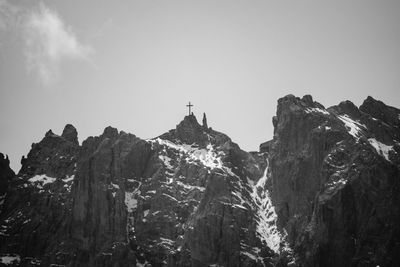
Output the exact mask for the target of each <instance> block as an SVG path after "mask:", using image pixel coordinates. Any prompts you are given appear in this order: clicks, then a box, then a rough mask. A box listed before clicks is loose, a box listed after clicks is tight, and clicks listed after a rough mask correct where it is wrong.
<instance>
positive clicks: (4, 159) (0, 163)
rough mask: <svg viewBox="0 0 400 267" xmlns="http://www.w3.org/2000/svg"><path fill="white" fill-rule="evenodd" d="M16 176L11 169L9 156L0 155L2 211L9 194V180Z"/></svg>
mask: <svg viewBox="0 0 400 267" xmlns="http://www.w3.org/2000/svg"><path fill="white" fill-rule="evenodd" d="M14 175H15V173H14V171H13V170H12V169H11V168H10V160H9V159H8V156H7V155H6V156H4V155H3V154H2V153H0V210H1V205H2V202H3V199H4V196H5V193H6V192H7V188H8V184H9V180H10V179H11V178H12V177H13V176H14Z"/></svg>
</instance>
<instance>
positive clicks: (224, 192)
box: [0, 95, 400, 267]
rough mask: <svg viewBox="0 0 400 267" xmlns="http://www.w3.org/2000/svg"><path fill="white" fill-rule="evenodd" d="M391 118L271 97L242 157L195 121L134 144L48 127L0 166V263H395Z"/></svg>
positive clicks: (395, 143) (398, 213) (380, 108)
mask: <svg viewBox="0 0 400 267" xmlns="http://www.w3.org/2000/svg"><path fill="white" fill-rule="evenodd" d="M399 114H400V110H398V109H396V108H393V107H389V106H387V105H385V104H384V103H382V102H380V101H378V100H375V99H373V98H372V97H368V98H367V99H366V100H365V101H364V103H363V104H362V105H361V106H360V107H356V106H355V105H354V104H352V103H351V102H350V101H345V102H342V103H340V104H339V105H337V106H333V107H330V108H327V109H326V108H325V107H324V106H323V105H321V104H319V103H318V102H315V101H313V99H312V97H311V96H309V95H306V96H304V97H303V98H298V97H295V96H293V95H288V96H285V97H283V98H281V99H279V100H278V108H277V114H276V116H275V117H274V118H273V120H272V121H273V125H274V137H273V139H272V140H269V141H267V142H265V143H263V144H261V145H260V151H259V152H246V151H243V150H242V149H241V148H240V147H239V145H237V144H236V143H234V142H233V141H232V140H231V139H230V138H229V137H228V136H227V135H226V134H223V133H220V132H217V131H215V130H213V129H212V128H210V127H209V126H208V124H207V119H206V116H205V114H204V115H203V120H202V124H199V123H198V121H197V119H196V117H195V116H194V115H193V114H192V115H189V116H186V117H185V118H184V119H183V120H182V121H181V122H180V123H179V124H178V125H177V126H176V127H175V128H174V129H172V130H170V131H168V132H166V133H165V134H162V135H161V136H159V137H156V138H153V139H149V140H143V139H141V138H138V137H136V136H135V135H133V134H129V133H125V132H122V131H120V132H119V131H118V130H117V129H115V128H112V127H107V128H106V129H105V130H104V132H103V133H102V134H101V135H100V136H96V137H89V138H87V139H86V140H85V141H83V142H82V144H81V145H80V144H79V142H78V133H77V130H76V129H75V128H74V127H73V126H72V125H66V126H65V129H64V131H63V132H62V134H61V135H57V134H54V133H53V132H52V131H51V130H50V131H48V132H47V133H46V135H45V137H44V138H43V139H42V140H41V141H40V142H39V143H36V144H33V145H32V148H31V151H30V152H29V153H28V155H27V157H26V158H25V157H23V158H22V160H21V164H22V167H21V170H20V171H19V173H18V174H14V173H13V172H12V170H11V169H10V167H9V160H8V158H7V157H4V155H3V154H1V156H0V183H1V189H0V190H1V191H0V194H1V195H0V198H1V199H0V260H1V264H3V265H5V266H198V267H202V266H257V267H258V266H378V265H379V266H399V265H400V256H399V255H400V210H399V209H400V184H399V183H400V154H399V153H400V143H399V140H400V129H399V127H400V117H399V116H400V115H399Z"/></svg>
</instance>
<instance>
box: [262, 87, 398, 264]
mask: <svg viewBox="0 0 400 267" xmlns="http://www.w3.org/2000/svg"><path fill="white" fill-rule="evenodd" d="M399 114H400V111H399V110H398V109H395V108H392V107H387V106H386V105H384V104H383V103H382V102H379V101H376V100H374V99H372V98H371V97H369V98H367V100H365V102H364V103H363V105H362V106H361V107H360V108H357V107H356V106H355V105H353V104H352V103H351V102H349V101H346V102H342V103H340V104H339V105H338V106H334V107H331V108H329V109H325V108H324V107H323V106H322V105H321V104H319V103H317V102H313V100H312V98H311V97H310V96H305V97H303V98H302V99H300V98H296V97H294V96H291V95H289V96H286V97H284V98H282V99H280V100H279V101H278V110H277V116H276V117H274V119H273V122H274V126H275V131H274V140H273V141H272V142H269V143H268V148H269V149H270V153H271V159H270V162H271V173H272V175H271V176H272V193H271V196H272V200H273V203H274V204H275V205H276V210H277V213H278V218H279V219H278V225H279V226H280V227H283V228H284V229H286V230H287V231H288V239H289V242H290V244H291V246H292V247H293V248H294V249H295V251H296V252H297V254H298V258H299V260H300V261H301V262H302V263H303V264H304V265H305V266H372V265H373V266H377V265H380V266H398V265H399V264H400V262H399V256H398V255H399V254H398V252H399V251H400V247H399V245H400V243H399V240H400V236H399V225H400V217H399V215H400V213H399V212H400V210H399V208H400V202H399V201H400V195H399V193H400V191H399V190H400V187H399V185H400V184H399V183H400V180H399V179H400V173H399V167H400V165H399V163H400V154H399V153H400V144H399V140H400V139H399V134H400V129H399V128H398V125H399ZM262 147H266V144H264V145H263V146H262Z"/></svg>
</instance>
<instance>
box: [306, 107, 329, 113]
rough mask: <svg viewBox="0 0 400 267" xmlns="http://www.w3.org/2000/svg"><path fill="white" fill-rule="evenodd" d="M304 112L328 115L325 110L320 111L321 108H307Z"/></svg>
mask: <svg viewBox="0 0 400 267" xmlns="http://www.w3.org/2000/svg"><path fill="white" fill-rule="evenodd" d="M305 112H306V113H313V112H318V113H322V114H325V115H329V112H328V111H326V110H324V109H321V108H307V109H306V110H305Z"/></svg>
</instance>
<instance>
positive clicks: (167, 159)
mask: <svg viewBox="0 0 400 267" xmlns="http://www.w3.org/2000/svg"><path fill="white" fill-rule="evenodd" d="M158 158H159V159H161V160H162V161H163V162H164V165H165V167H167V169H169V170H173V169H174V167H173V166H172V165H171V158H170V157H168V156H165V155H160V156H158Z"/></svg>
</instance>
